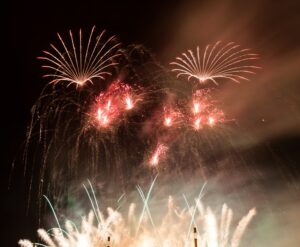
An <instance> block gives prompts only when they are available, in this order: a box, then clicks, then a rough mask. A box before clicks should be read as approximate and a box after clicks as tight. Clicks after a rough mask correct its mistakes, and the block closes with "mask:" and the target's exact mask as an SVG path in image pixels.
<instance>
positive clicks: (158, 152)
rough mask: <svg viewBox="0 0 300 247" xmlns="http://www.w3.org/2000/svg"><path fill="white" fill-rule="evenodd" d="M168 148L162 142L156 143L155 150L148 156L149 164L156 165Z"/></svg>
mask: <svg viewBox="0 0 300 247" xmlns="http://www.w3.org/2000/svg"><path fill="white" fill-rule="evenodd" d="M167 150H168V147H167V146H166V145H165V144H163V143H158V144H157V146H156V148H155V151H154V152H153V154H152V155H151V157H150V160H149V163H150V165H151V166H157V165H158V163H159V161H160V160H161V159H162V158H163V157H164V155H165V154H166V152H167Z"/></svg>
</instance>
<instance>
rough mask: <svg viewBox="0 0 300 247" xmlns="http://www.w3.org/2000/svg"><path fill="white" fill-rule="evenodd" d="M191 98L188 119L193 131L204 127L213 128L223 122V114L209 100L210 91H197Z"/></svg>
mask: <svg viewBox="0 0 300 247" xmlns="http://www.w3.org/2000/svg"><path fill="white" fill-rule="evenodd" d="M192 98H193V99H192V103H191V110H190V112H191V114H190V115H191V116H190V119H191V122H192V124H191V125H192V126H193V128H194V129H195V130H199V129H201V128H202V127H203V126H204V125H207V126H210V127H213V126H214V125H216V124H217V123H221V122H223V121H224V113H223V112H222V111H221V110H219V109H218V108H217V107H216V106H215V102H214V101H213V100H212V99H211V90H209V89H201V90H197V91H196V92H195V93H194V94H193V97H192Z"/></svg>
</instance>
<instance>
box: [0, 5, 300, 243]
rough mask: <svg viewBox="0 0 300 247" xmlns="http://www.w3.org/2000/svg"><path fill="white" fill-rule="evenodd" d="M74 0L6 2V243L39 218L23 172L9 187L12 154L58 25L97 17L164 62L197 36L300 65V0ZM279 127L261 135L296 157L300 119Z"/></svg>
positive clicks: (100, 25) (80, 24)
mask: <svg viewBox="0 0 300 247" xmlns="http://www.w3.org/2000/svg"><path fill="white" fill-rule="evenodd" d="M76 2H77V1H71V2H66V1H57V2H56V1H37V2H36V3H34V2H31V1H22V2H20V3H17V2H16V1H10V2H9V5H8V6H7V7H6V8H3V9H2V14H4V16H5V22H4V34H2V39H4V41H5V45H4V46H2V52H3V53H4V59H3V60H2V64H4V67H3V70H2V71H3V75H4V78H3V77H2V97H1V100H2V103H1V105H2V114H1V116H2V118H1V119H2V120H1V122H2V124H4V126H3V127H2V131H3V133H4V139H3V138H2V141H3V143H2V150H3V151H2V155H4V158H3V159H2V162H1V163H2V164H1V165H2V167H4V169H3V170H2V171H1V176H2V179H1V182H2V183H1V185H2V186H1V187H2V188H3V190H4V193H2V200H1V206H3V209H2V210H1V215H2V216H1V218H2V220H1V228H2V231H1V237H0V246H16V242H17V240H18V239H19V238H21V237H23V236H27V237H30V236H32V235H31V234H32V233H33V232H34V231H35V230H32V229H30V226H31V225H34V224H35V223H34V219H31V218H29V217H28V216H26V214H25V205H24V195H23V192H24V191H23V190H22V184H23V182H22V176H19V175H18V176H17V178H18V179H17V181H16V180H15V181H14V184H13V188H12V189H11V190H9V191H8V190H7V188H8V177H9V172H10V168H11V163H12V161H13V159H14V157H16V156H18V155H20V150H21V148H22V143H23V141H24V139H25V133H26V125H27V123H28V121H29V118H30V108H31V106H32V105H33V103H34V102H35V100H36V99H37V97H38V95H39V93H40V91H41V89H42V88H43V86H44V85H45V83H46V81H45V80H44V79H42V78H41V76H42V71H41V69H40V63H39V61H38V60H37V59H36V57H37V56H39V55H40V54H41V51H42V50H43V49H47V48H48V45H49V43H50V42H55V41H56V36H55V34H56V32H60V33H64V32H66V31H68V30H69V29H72V30H78V29H79V28H83V29H86V30H89V29H90V28H91V27H92V26H93V25H96V26H97V29H98V30H102V29H106V30H107V31H108V33H109V34H115V35H117V36H118V37H119V39H120V40H121V41H122V43H124V44H130V43H137V44H139V43H141V44H144V45H145V46H146V47H147V48H149V49H150V50H151V51H153V53H154V54H156V56H157V57H158V58H159V59H161V61H162V63H165V64H167V63H168V62H169V61H170V59H172V58H173V57H174V56H175V54H177V53H179V52H181V51H182V50H183V49H187V48H189V47H191V46H194V45H196V44H197V43H199V44H200V45H202V44H206V43H207V42H215V41H216V40H219V39H225V40H228V41H231V40H233V39H234V40H236V41H238V42H240V43H242V44H244V45H246V46H251V47H253V48H254V49H256V50H259V52H260V53H263V54H264V57H265V60H263V64H264V65H266V67H267V68H268V69H269V70H268V71H267V73H268V75H271V74H272V71H270V67H271V65H270V64H272V63H269V61H276V62H274V63H277V64H280V62H282V61H287V63H291V66H296V65H297V64H298V67H299V68H300V64H299V62H300V60H299V55H300V53H299V51H300V48H299V44H300V31H299V30H300V17H299V13H300V12H299V11H300V8H299V6H300V3H299V1H296V0H294V1H292V0H287V1H271V0H270V1H260V0H254V1H234V0H232V1H115V0H111V1H100V0H98V1H87V0H84V1H78V2H79V3H76ZM3 53H2V54H3ZM295 64H296V65H295ZM288 67H289V66H287V68H288ZM295 71H296V72H295ZM298 71H299V69H298ZM293 73H294V74H293V77H292V79H291V80H293V85H294V86H293V90H295V91H293V92H290V91H288V88H287V89H286V90H287V95H291V97H293V100H292V99H291V104H292V105H293V108H295V110H294V112H295V115H294V116H291V119H290V120H291V121H292V120H293V117H297V119H298V120H297V121H298V122H296V123H298V124H299V123H300V121H299V115H297V114H299V108H300V105H297V103H299V102H300V101H299V97H300V91H299V84H300V80H299V79H300V76H299V74H300V73H299V72H297V70H293ZM283 78H285V79H286V80H288V79H289V78H286V77H284V76H283ZM297 83H298V84H297ZM288 85H290V84H288ZM295 85H296V86H295ZM245 90H246V89H245ZM264 133H265V132H264ZM278 133H279V134H278V135H276V136H275V137H274V136H272V135H267V134H266V136H263V137H262V138H266V139H268V138H269V140H270V143H271V145H273V147H275V150H278V152H279V153H280V155H284V156H286V157H289V159H290V160H292V162H293V163H296V161H297V160H299V154H298V153H299V152H298V150H300V149H299V147H300V141H299V133H300V131H299V125H295V124H287V125H285V127H282V128H280V130H279V131H278ZM298 145H299V146H298ZM2 157H3V156H2ZM19 165H20V164H19ZM298 165H299V163H298ZM299 167H300V165H299V166H298V168H297V169H298V172H299V171H300V168H299ZM2 241H4V242H2Z"/></svg>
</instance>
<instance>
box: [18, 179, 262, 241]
mask: <svg viewBox="0 0 300 247" xmlns="http://www.w3.org/2000/svg"><path fill="white" fill-rule="evenodd" d="M153 185H154V182H153V183H152V184H151V186H150V188H149V190H148V192H147V193H145V192H144V191H143V190H142V188H141V187H139V186H137V190H138V192H139V195H140V198H141V200H142V203H141V204H136V203H131V204H130V205H129V207H128V211H127V212H126V210H125V213H122V212H121V211H120V210H118V209H113V208H107V212H103V211H101V210H100V209H99V206H98V203H97V201H96V199H95V198H96V197H95V194H94V191H93V189H92V192H89V190H88V189H87V187H85V189H86V191H87V193H88V196H89V198H90V201H91V204H92V208H93V210H92V211H91V212H90V213H89V214H88V215H87V216H85V217H83V219H82V222H81V227H77V226H76V225H75V224H74V223H73V222H72V221H70V220H67V221H66V222H65V227H63V226H62V225H61V224H60V223H59V221H58V218H57V216H56V214H55V212H54V209H53V207H52V206H51V208H52V210H53V212H54V215H55V218H56V221H57V224H58V227H57V228H52V229H51V230H49V231H46V230H44V229H39V230H38V235H39V237H40V239H41V240H42V241H43V242H44V243H45V244H43V245H42V244H41V243H32V242H30V241H29V240H20V241H19V244H20V246H22V247H32V246H35V245H40V246H51V247H74V246H78V247H85V246H86V247H98V246H108V245H109V244H110V243H111V244H112V246H116V247H121V246H127V247H138V246H142V247H156V246H162V247H192V246H194V243H195V239H196V240H197V246H199V247H216V246H218V247H227V246H232V247H238V246H239V243H240V240H241V238H242V236H243V234H244V232H245V230H246V228H247V226H248V224H249V223H250V221H251V219H252V218H253V216H254V215H255V213H256V211H255V209H251V210H250V211H249V212H248V214H247V215H246V216H244V217H243V218H242V219H241V220H240V221H239V223H238V225H237V227H236V228H235V229H234V230H233V226H232V218H233V212H232V210H231V209H230V208H228V207H227V205H225V204H224V205H223V207H222V210H221V215H220V217H218V215H217V214H216V213H214V212H213V211H212V210H211V209H210V207H204V205H203V204H202V203H201V201H200V199H201V197H202V196H203V195H202V191H203V187H202V189H201V191H200V193H199V195H198V197H197V198H195V200H194V201H195V203H194V205H191V204H190V203H189V202H188V201H187V198H186V196H184V201H185V205H186V206H183V207H179V206H177V205H176V203H175V200H174V198H173V197H171V196H170V197H169V198H168V200H167V207H165V208H164V209H161V210H160V212H159V213H158V214H159V215H153V214H152V213H151V208H150V206H149V202H150V201H149V198H150V196H151V193H152V190H153ZM118 208H119V207H118ZM138 209H139V210H138ZM162 212H163V213H162ZM193 228H194V234H193V231H192V229H193ZM195 229H197V231H195ZM232 230H233V232H231V231H232Z"/></svg>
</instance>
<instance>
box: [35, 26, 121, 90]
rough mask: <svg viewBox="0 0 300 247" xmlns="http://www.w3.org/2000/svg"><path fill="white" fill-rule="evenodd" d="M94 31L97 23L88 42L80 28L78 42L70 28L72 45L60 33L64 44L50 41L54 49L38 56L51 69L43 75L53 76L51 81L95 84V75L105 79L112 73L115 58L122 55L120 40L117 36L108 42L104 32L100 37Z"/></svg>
mask: <svg viewBox="0 0 300 247" xmlns="http://www.w3.org/2000/svg"><path fill="white" fill-rule="evenodd" d="M94 31H95V26H94V27H93V28H92V30H91V33H90V35H89V37H88V41H87V44H86V45H84V43H85V42H84V41H83V37H82V36H83V35H82V31H81V29H80V30H79V42H76V41H75V38H74V37H73V33H72V31H71V30H70V31H69V35H70V44H68V43H67V42H66V41H65V40H64V39H63V38H62V36H61V35H60V34H59V33H57V36H58V38H59V40H60V45H61V47H60V48H58V47H57V46H54V45H53V44H50V46H51V48H52V51H43V53H44V56H41V57H38V58H39V59H41V60H43V61H45V62H46V64H45V65H43V66H42V67H43V68H46V69H49V71H51V72H50V73H49V74H46V75H45V76H44V77H50V78H51V79H52V80H51V81H50V83H54V84H56V83H59V82H67V83H68V84H72V83H75V84H76V86H83V85H84V84H86V83H87V82H90V83H93V79H95V78H100V79H104V77H105V76H106V75H110V72H109V69H110V68H111V67H112V66H114V65H116V64H117V62H116V61H115V58H116V57H118V56H120V49H119V46H120V43H116V42H115V37H114V36H112V37H110V38H109V39H107V40H106V41H105V40H104V37H103V36H104V33H105V31H102V32H101V33H100V34H99V35H97V36H95V35H94Z"/></svg>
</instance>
